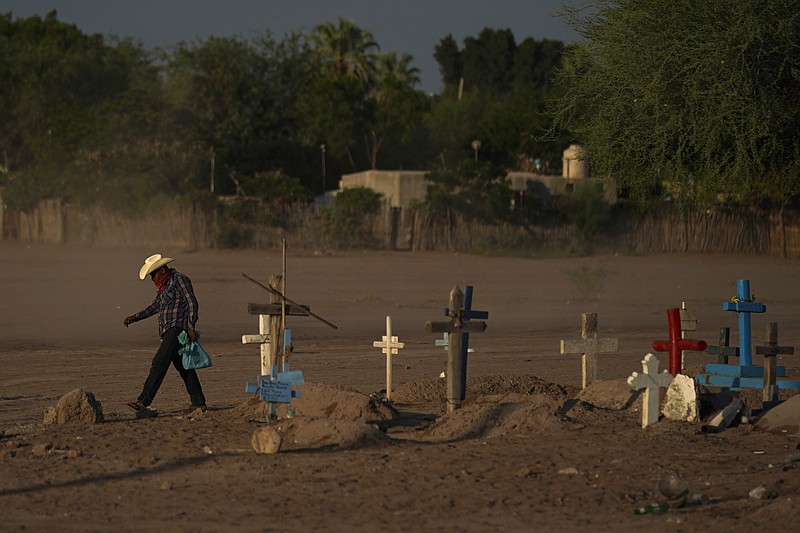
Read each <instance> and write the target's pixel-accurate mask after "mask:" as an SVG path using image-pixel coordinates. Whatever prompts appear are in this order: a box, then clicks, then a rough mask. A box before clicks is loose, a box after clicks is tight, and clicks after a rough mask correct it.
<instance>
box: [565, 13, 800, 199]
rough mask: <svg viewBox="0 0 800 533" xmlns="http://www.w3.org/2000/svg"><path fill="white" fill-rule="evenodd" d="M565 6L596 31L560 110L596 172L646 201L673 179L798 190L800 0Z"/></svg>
mask: <svg viewBox="0 0 800 533" xmlns="http://www.w3.org/2000/svg"><path fill="white" fill-rule="evenodd" d="M565 16H566V18H567V20H568V21H569V22H570V23H571V24H572V25H573V26H574V27H575V28H576V29H577V30H578V31H579V32H580V33H581V35H582V36H583V38H584V39H583V40H582V41H580V42H579V43H577V44H576V45H574V46H572V47H570V48H569V49H568V51H567V61H566V63H565V68H564V70H563V72H562V73H561V76H560V85H562V86H563V88H564V90H565V93H564V94H563V96H562V97H561V98H560V99H559V104H558V106H557V108H556V114H555V116H556V118H557V120H558V124H560V125H561V126H562V127H565V128H568V129H570V130H571V131H572V132H574V134H575V136H576V138H577V139H578V140H579V141H581V142H582V143H583V144H584V146H585V147H586V149H587V151H588V154H589V157H590V158H591V161H592V164H593V166H594V173H595V175H614V176H616V177H617V178H618V180H619V183H620V185H621V187H622V188H624V189H625V190H627V192H628V193H629V194H630V195H631V196H632V197H635V198H637V199H640V200H641V199H645V198H647V197H649V196H652V195H656V194H659V193H660V192H661V189H662V187H666V193H668V194H670V195H674V196H676V197H678V198H679V199H681V200H686V201H703V200H708V199H710V198H713V197H715V196H716V195H718V194H726V195H729V196H732V197H734V198H747V196H751V201H752V197H757V196H760V195H762V194H764V195H770V196H773V197H777V198H780V197H782V196H785V195H786V194H793V193H795V192H797V189H798V182H797V179H796V177H794V176H795V175H793V174H792V173H791V171H787V169H789V168H791V167H792V166H793V165H794V164H795V162H796V161H797V160H798V154H799V153H800V149H799V148H798V147H800V137H798V135H797V125H798V123H800V105H799V104H800V10H798V4H797V2H796V1H795V0H761V1H752V0H709V1H706V2H691V1H689V0H680V1H675V0H617V1H614V2H610V1H605V0H594V1H591V2H589V3H588V4H587V5H586V7H585V8H571V9H570V8H568V9H567V11H566V13H565ZM770 182H780V183H781V186H779V187H776V188H773V187H769V186H767V187H763V185H764V184H765V183H770Z"/></svg>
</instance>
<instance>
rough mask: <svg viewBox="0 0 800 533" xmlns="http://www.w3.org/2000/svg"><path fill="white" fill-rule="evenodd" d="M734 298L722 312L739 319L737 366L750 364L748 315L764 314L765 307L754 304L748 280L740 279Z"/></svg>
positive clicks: (723, 305)
mask: <svg viewBox="0 0 800 533" xmlns="http://www.w3.org/2000/svg"><path fill="white" fill-rule="evenodd" d="M736 285H737V287H738V291H737V295H736V298H733V299H732V301H730V302H725V303H723V304H722V310H723V311H735V312H736V314H737V316H738V318H739V365H740V366H750V365H751V364H752V353H753V351H752V348H751V347H750V339H751V336H750V313H764V312H766V311H767V306H766V305H764V304H762V303H759V302H756V301H754V300H752V299H751V296H750V280H749V279H740V280H739V281H737V282H736Z"/></svg>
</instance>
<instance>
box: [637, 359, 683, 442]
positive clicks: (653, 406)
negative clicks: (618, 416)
mask: <svg viewBox="0 0 800 533" xmlns="http://www.w3.org/2000/svg"><path fill="white" fill-rule="evenodd" d="M672 379H673V377H672V374H670V373H669V372H667V371H666V370H662V371H661V373H659V372H658V358H657V357H655V356H654V355H653V354H651V353H649V354H647V355H645V356H644V359H642V373H641V374H640V373H638V372H634V373H633V374H631V375H630V377H629V378H628V385H630V386H631V387H633V388H634V390H641V389H644V398H643V400H642V427H643V428H646V427H647V426H649V425H650V424H654V423H656V422H658V412H659V409H658V404H659V398H658V391H659V389H660V388H661V387H669V384H670V383H672Z"/></svg>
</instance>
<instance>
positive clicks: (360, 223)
mask: <svg viewBox="0 0 800 533" xmlns="http://www.w3.org/2000/svg"><path fill="white" fill-rule="evenodd" d="M381 197H382V195H381V194H379V193H376V192H375V191H373V190H372V189H368V188H366V187H351V188H347V189H344V190H342V191H340V192H339V194H337V195H336V200H335V203H334V205H333V206H331V207H324V208H320V211H319V212H320V217H321V218H322V223H323V227H324V233H325V237H326V240H327V241H328V244H329V245H331V246H334V247H337V248H356V247H358V248H361V247H367V248H369V247H372V246H375V245H376V244H377V243H376V241H375V238H374V237H373V236H372V228H371V221H372V218H373V217H374V216H375V215H376V214H377V213H378V212H379V211H380V208H381Z"/></svg>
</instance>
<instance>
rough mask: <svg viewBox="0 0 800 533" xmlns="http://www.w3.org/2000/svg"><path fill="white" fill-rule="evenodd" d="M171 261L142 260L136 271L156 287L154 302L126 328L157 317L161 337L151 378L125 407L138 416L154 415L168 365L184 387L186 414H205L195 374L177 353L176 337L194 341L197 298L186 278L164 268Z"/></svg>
mask: <svg viewBox="0 0 800 533" xmlns="http://www.w3.org/2000/svg"><path fill="white" fill-rule="evenodd" d="M172 261H174V259H172V258H171V257H161V254H154V255H151V256H150V257H148V258H147V259H145V261H144V265H142V268H141V269H140V270H139V279H142V280H143V279H144V278H145V277H146V276H148V275H149V276H150V279H152V280H153V283H154V284H155V286H156V290H157V293H156V297H155V299H154V300H153V302H152V303H151V304H150V305H148V306H147V307H145V308H144V309H142V310H141V311H139V312H138V313H135V314H133V315H130V316H128V317H126V318H125V320H124V324H125V327H128V325H130V324H132V323H134V322H138V321H139V320H144V319H145V318H148V317H151V316H153V315H155V314H156V313H158V334H159V335H160V336H161V345H160V346H159V347H158V351H157V352H156V355H155V357H153V362H152V364H151V365H150V374H149V375H148V376H147V379H146V380H145V382H144V387H142V393H141V394H140V395H139V398H138V399H137V400H136V401H134V402H129V403H128V407H130V408H131V409H133V410H134V411H136V413H137V415H138V416H147V415H148V414H150V415H152V414H154V413H155V412H154V411H151V410H150V409H149V406H150V404H151V403H153V399H154V398H155V397H156V393H157V392H158V389H159V387H161V383H162V382H163V381H164V376H166V375H167V370H169V365H170V363H172V365H173V366H174V367H175V369H176V370H177V371H178V373H179V374H180V375H181V379H183V383H184V385H186V392H188V393H189V398H190V399H191V402H192V405H191V407H189V408H188V409H186V410H185V413H187V414H188V413H191V412H194V411H195V410H197V409H200V410H201V411H205V410H206V399H205V396H203V389H202V387H201V386H200V380H199V379H198V378H197V372H196V371H195V370H186V369H185V368H183V362H182V361H181V356H180V354H179V353H178V350H179V349H180V347H181V344H180V341H179V340H178V336H179V335H180V334H181V332H183V331H185V332H186V334H187V336H188V337H189V341H190V342H192V341H194V340H195V338H196V337H197V333H196V332H195V329H194V328H195V324H196V323H197V309H198V304H197V298H196V297H195V295H194V290H193V289H192V282H191V281H190V280H189V278H188V277H187V276H186V275H185V274H181V273H180V272H178V271H177V270H175V269H174V268H170V267H168V266H167V265H168V264H169V263H171V262H172Z"/></svg>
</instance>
